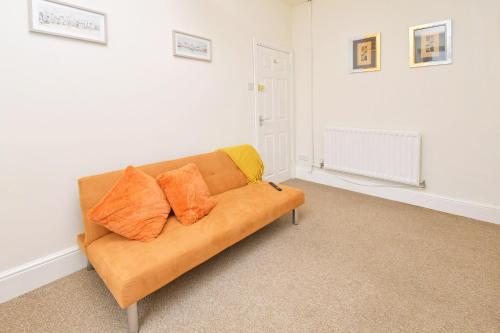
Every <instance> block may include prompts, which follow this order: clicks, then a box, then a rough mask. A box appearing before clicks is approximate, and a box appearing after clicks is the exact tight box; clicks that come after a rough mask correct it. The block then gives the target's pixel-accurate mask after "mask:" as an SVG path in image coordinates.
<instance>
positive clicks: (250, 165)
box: [219, 145, 264, 183]
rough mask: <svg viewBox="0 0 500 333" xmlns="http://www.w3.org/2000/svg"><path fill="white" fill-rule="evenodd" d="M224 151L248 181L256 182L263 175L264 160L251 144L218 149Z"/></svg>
mask: <svg viewBox="0 0 500 333" xmlns="http://www.w3.org/2000/svg"><path fill="white" fill-rule="evenodd" d="M219 150H220V151H223V152H224V153H226V154H227V155H228V156H229V157H230V158H231V159H232V160H233V162H234V163H235V164H236V165H237V166H238V168H240V170H241V172H243V173H244V174H245V176H247V179H248V181H249V182H250V183H257V182H259V181H261V180H262V176H263V175H264V162H262V159H261V158H260V156H259V153H258V152H257V150H255V148H254V147H252V146H251V145H241V146H234V147H226V148H222V149H219Z"/></svg>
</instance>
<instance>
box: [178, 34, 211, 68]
mask: <svg viewBox="0 0 500 333" xmlns="http://www.w3.org/2000/svg"><path fill="white" fill-rule="evenodd" d="M173 43H174V45H173V46H174V56H176V57H182V58H189V59H196V60H203V61H208V62H210V61H212V41H211V40H210V39H208V38H204V37H200V36H195V35H191V34H187V33H185V32H180V31H175V30H174V32H173Z"/></svg>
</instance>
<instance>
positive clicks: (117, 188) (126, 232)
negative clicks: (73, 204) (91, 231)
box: [88, 166, 170, 241]
mask: <svg viewBox="0 0 500 333" xmlns="http://www.w3.org/2000/svg"><path fill="white" fill-rule="evenodd" d="M169 213H170V205H169V204H168V202H167V200H166V198H165V194H164V193H163V191H162V189H161V188H160V187H159V186H158V183H157V182H156V180H155V179H154V178H153V177H151V176H149V175H148V174H146V173H144V172H143V171H141V170H139V169H136V168H134V167H132V166H129V167H128V168H127V169H126V170H125V173H124V174H123V175H122V176H121V177H120V179H118V181H117V182H116V183H115V185H113V187H112V188H111V190H109V192H108V193H107V194H106V195H105V196H104V197H103V198H102V199H101V201H99V203H98V204H97V205H96V206H94V207H93V208H92V209H90V210H89V213H88V218H89V219H90V220H91V221H93V222H95V223H97V224H100V225H102V226H104V227H106V228H107V229H109V230H111V231H113V232H115V233H117V234H119V235H121V236H123V237H126V238H129V239H134V240H140V241H150V240H153V239H155V238H156V237H158V235H159V234H160V232H161V231H162V229H163V226H164V225H165V222H166V221H167V217H168V214H169Z"/></svg>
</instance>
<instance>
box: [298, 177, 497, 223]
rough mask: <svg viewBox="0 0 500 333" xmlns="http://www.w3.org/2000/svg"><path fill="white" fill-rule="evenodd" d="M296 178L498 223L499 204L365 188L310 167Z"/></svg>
mask: <svg viewBox="0 0 500 333" xmlns="http://www.w3.org/2000/svg"><path fill="white" fill-rule="evenodd" d="M295 174H296V177H297V178H298V179H303V180H307V181H310V182H314V183H319V184H323V185H328V186H332V187H337V188H341V189H345V190H349V191H353V192H358V193H363V194H368V195H372V196H375V197H380V198H384V199H389V200H393V201H399V202H403V203H407V204H411V205H415V206H420V207H424V208H429V209H434V210H437V211H441V212H445V213H450V214H454V215H459V216H464V217H468V218H472V219H476V220H480V221H485V222H490V223H495V224H500V207H499V206H490V205H485V204H480V203H475V202H470V201H463V200H457V199H453V198H448V197H444V196H440V195H436V194H431V193H426V192H423V191H419V190H413V189H407V188H398V187H368V186H362V185H356V184H353V183H349V182H346V181H343V180H342V179H340V178H338V177H335V175H333V174H332V173H330V172H328V171H325V170H313V171H311V169H309V168H303V167H297V168H296V173H295Z"/></svg>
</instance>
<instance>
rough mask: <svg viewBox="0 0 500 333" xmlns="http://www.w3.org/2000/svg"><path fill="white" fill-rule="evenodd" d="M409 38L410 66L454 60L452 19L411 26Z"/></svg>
mask: <svg viewBox="0 0 500 333" xmlns="http://www.w3.org/2000/svg"><path fill="white" fill-rule="evenodd" d="M409 38H410V67H422V66H433V65H446V64H451V63H452V62H453V59H452V34H451V20H446V21H440V22H434V23H429V24H423V25H418V26H414V27H410V29H409Z"/></svg>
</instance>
